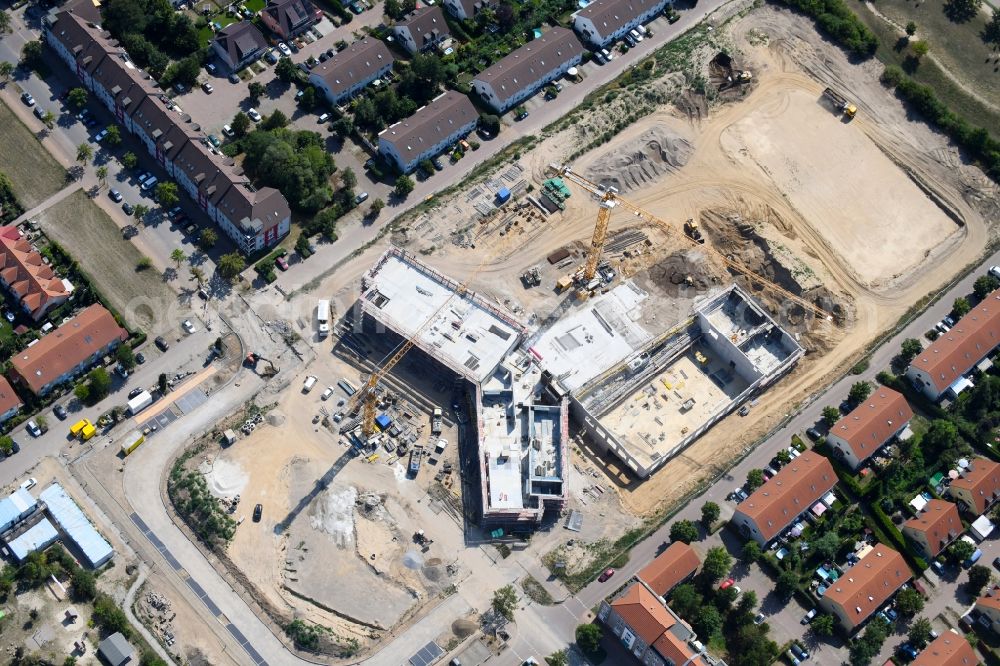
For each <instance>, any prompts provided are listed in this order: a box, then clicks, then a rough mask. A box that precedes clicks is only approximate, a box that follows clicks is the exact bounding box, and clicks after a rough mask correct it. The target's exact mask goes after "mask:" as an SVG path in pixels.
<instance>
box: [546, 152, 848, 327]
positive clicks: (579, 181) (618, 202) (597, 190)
mask: <svg viewBox="0 0 1000 666" xmlns="http://www.w3.org/2000/svg"><path fill="white" fill-rule="evenodd" d="M549 170H550V171H552V172H554V173H555V174H556V175H558V176H559V177H561V178H563V179H564V180H568V181H570V182H572V183H575V184H576V185H579V186H580V187H582V188H583V189H585V190H587V191H588V192H590V193H591V194H593V195H596V196H598V197H599V198H600V200H601V208H600V210H599V211H598V213H597V226H596V227H595V228H594V237H593V240H592V241H591V247H590V252H589V253H588V255H587V267H588V268H589V267H590V266H593V267H594V268H596V267H597V263H598V261H599V260H600V256H601V252H602V251H603V249H604V240H605V238H607V234H608V219H609V217H610V215H611V209H612V208H613V207H615V206H621V207H622V208H624V209H626V210H628V211H631V212H632V213H633V214H635V216H636V217H640V218H642V219H644V220H646V221H647V222H652V223H654V224H656V225H658V226H660V227H662V228H663V229H664V230H665V231H667V232H668V233H673V232H675V231H676V229H674V227H673V226H672V225H671V224H670V223H669V222H667V221H665V220H661V219H660V218H658V217H656V216H655V215H653V214H652V213H650V212H649V211H647V210H644V209H642V208H640V207H639V206H636V205H635V204H633V203H631V202H629V201H627V200H625V199H623V198H622V197H620V196H619V195H618V192H617V191H616V190H614V189H612V188H605V187H601V186H600V185H598V184H597V183H595V182H592V181H590V180H588V179H586V178H584V177H583V176H581V175H579V174H577V173H574V172H573V169H572V168H571V167H569V166H568V165H559V164H550V165H549ZM609 204H610V205H609ZM678 235H679V236H680V237H681V238H683V239H684V240H686V241H687V242H689V243H691V244H692V245H694V246H696V247H701V248H702V249H707V250H708V251H710V252H712V253H713V254H714V255H716V256H717V257H718V258H719V259H720V260H721V261H722V262H723V263H724V264H725V265H726V266H727V267H729V268H730V269H732V270H734V271H736V272H737V273H740V274H741V275H743V276H744V277H746V278H747V279H749V280H752V281H754V282H759V283H761V284H762V285H764V286H765V287H766V288H767V289H769V290H771V291H772V292H774V293H776V294H779V295H781V296H782V297H784V298H787V299H788V300H790V301H794V302H795V303H797V304H799V305H801V306H802V307H803V308H805V309H806V310H808V311H809V312H812V313H813V314H814V315H816V316H817V317H820V318H821V319H825V320H827V321H832V320H833V315H832V314H831V313H829V312H827V311H826V310H824V309H822V308H820V307H818V306H816V305H813V304H812V303H810V302H809V301H807V300H806V299H804V298H802V297H801V296H796V295H795V294H793V293H792V292H790V291H788V290H787V289H785V288H784V287H782V286H781V285H778V284H775V283H774V282H772V281H771V280H768V279H767V278H764V277H762V276H760V275H758V274H757V273H754V272H753V271H751V270H750V269H749V268H747V267H746V266H744V265H743V264H741V263H739V262H738V261H735V260H733V259H730V258H729V257H727V256H726V255H724V254H723V253H721V252H719V251H718V250H716V249H715V248H713V247H710V246H707V245H701V244H700V242H699V241H698V240H697V239H695V238H692V237H691V236H689V235H687V234H683V233H681V234H678ZM598 241H599V242H598ZM585 275H586V272H585ZM592 277H593V273H590V275H589V277H588V278H587V282H589V280H590V278H592ZM584 287H586V283H584Z"/></svg>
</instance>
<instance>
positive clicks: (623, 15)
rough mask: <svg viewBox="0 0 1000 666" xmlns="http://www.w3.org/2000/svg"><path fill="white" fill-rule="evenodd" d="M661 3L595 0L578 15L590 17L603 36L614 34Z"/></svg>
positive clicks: (645, 0) (634, 0)
mask: <svg viewBox="0 0 1000 666" xmlns="http://www.w3.org/2000/svg"><path fill="white" fill-rule="evenodd" d="M658 4H659V0H594V1H593V2H591V3H590V4H589V5H587V6H586V7H585V8H584V9H581V10H580V11H578V12H577V13H576V16H580V17H583V18H588V19H590V20H591V21H593V23H594V27H595V28H597V30H598V31H599V32H600V34H601V36H602V37H607V36H608V35H612V34H614V33H615V32H616V31H617V30H619V29H620V28H622V27H624V26H626V25H628V24H629V22H631V21H633V20H634V19H635V17H637V16H640V15H642V14H644V13H646V12H648V11H649V10H650V9H652V8H653V7H655V6H656V5H658Z"/></svg>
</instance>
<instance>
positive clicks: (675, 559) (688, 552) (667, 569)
mask: <svg viewBox="0 0 1000 666" xmlns="http://www.w3.org/2000/svg"><path fill="white" fill-rule="evenodd" d="M700 565H701V560H699V559H698V553H696V552H695V551H694V548H692V547H691V546H689V545H687V544H686V543H684V542H683V541H675V542H673V543H672V544H670V547H669V548H667V549H666V550H665V551H663V552H662V553H660V555H659V556H657V558H656V559H655V560H653V561H652V562H650V563H649V564H647V565H646V566H645V567H643V568H642V569H641V570H640V571H639V573H638V574H637V575H638V577H639V580H641V581H642V582H644V583H646V585H648V586H649V587H650V589H652V590H653V592H655V593H656V594H658V595H660V596H661V597H665V596H667V595H668V594H670V591H671V590H673V589H674V588H675V587H677V585H679V584H680V583H682V582H684V581H685V580H687V579H688V578H690V577H691V576H693V575H694V572H695V571H697V570H698V567H699V566H700Z"/></svg>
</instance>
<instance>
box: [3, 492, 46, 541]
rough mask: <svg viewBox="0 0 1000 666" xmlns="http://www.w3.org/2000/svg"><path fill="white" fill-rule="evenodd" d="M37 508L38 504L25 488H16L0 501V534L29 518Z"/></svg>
mask: <svg viewBox="0 0 1000 666" xmlns="http://www.w3.org/2000/svg"><path fill="white" fill-rule="evenodd" d="M37 508H38V502H36V501H35V498H34V497H32V496H31V493H30V492H28V490H27V489H26V488H18V489H17V490H15V491H14V492H12V493H11V494H10V495H8V496H7V497H4V498H3V499H2V500H0V533H3V532H6V531H7V530H9V529H10V528H12V527H14V526H15V525H17V524H18V523H19V522H21V521H22V520H24V519H25V518H27V517H28V516H30V515H31V514H33V513H34V512H35V509H37Z"/></svg>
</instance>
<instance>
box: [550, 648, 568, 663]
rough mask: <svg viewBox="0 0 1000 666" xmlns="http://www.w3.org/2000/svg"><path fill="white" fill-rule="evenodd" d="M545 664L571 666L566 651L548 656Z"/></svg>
mask: <svg viewBox="0 0 1000 666" xmlns="http://www.w3.org/2000/svg"><path fill="white" fill-rule="evenodd" d="M545 663H546V664H548V666H569V657H568V656H567V655H566V650H559V651H558V652H553V653H552V654H550V655H549V656H547V657H546V658H545Z"/></svg>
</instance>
